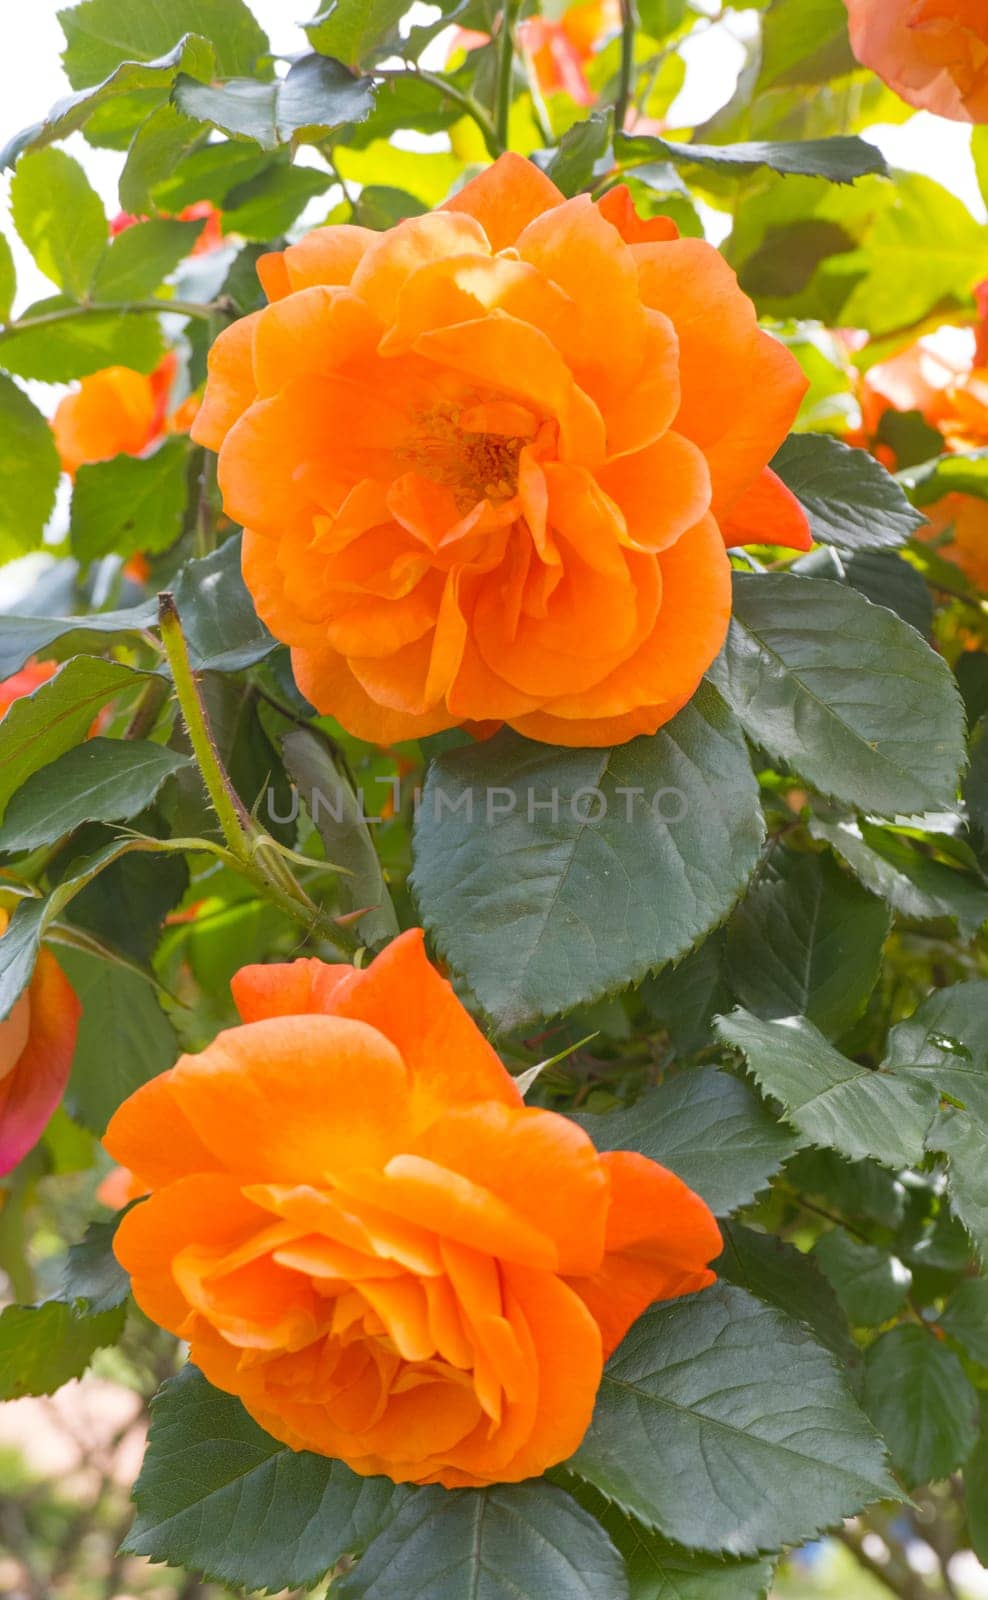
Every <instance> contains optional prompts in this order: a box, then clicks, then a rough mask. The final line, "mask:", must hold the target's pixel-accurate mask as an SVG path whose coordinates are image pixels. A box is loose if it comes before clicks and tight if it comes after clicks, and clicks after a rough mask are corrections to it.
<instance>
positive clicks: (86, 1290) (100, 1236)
mask: <svg viewBox="0 0 988 1600" xmlns="http://www.w3.org/2000/svg"><path fill="white" fill-rule="evenodd" d="M123 1214H124V1213H123V1212H121V1213H120V1215H119V1216H117V1217H114V1219H113V1221H112V1222H91V1223H90V1224H89V1227H88V1228H87V1229H86V1232H85V1236H84V1237H83V1238H82V1239H81V1240H80V1241H79V1243H78V1244H74V1245H70V1247H69V1251H68V1255H67V1256H66V1259H65V1266H64V1267H63V1269H62V1281H61V1285H60V1289H59V1298H60V1299H62V1300H67V1301H68V1302H69V1304H70V1305H72V1307H73V1309H74V1310H75V1311H76V1312H77V1313H79V1312H81V1311H83V1310H84V1311H85V1312H86V1314H87V1315H88V1316H98V1315H99V1314H100V1312H103V1311H112V1310H113V1309H114V1307H115V1306H122V1305H123V1303H124V1301H125V1300H126V1299H127V1296H128V1295H129V1294H130V1279H129V1277H128V1276H127V1274H126V1272H125V1271H124V1269H123V1267H122V1266H121V1265H120V1263H119V1261H118V1260H117V1258H116V1256H115V1255H114V1254H113V1238H114V1235H115V1234H116V1231H117V1225H118V1223H119V1222H120V1218H121V1217H122V1216H123Z"/></svg>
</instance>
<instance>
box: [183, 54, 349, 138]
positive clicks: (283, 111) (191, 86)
mask: <svg viewBox="0 0 988 1600" xmlns="http://www.w3.org/2000/svg"><path fill="white" fill-rule="evenodd" d="M374 92H375V86H374V80H373V78H358V77H355V76H354V75H353V73H352V72H350V71H349V69H348V68H347V67H345V66H343V64H342V62H339V61H334V60H332V59H331V58H330V57H329V56H321V55H310V56H302V57H300V58H299V59H298V60H297V61H295V62H294V63H293V65H292V66H291V67H290V68H289V70H288V73H287V75H286V76H285V77H284V78H280V79H278V80H276V81H275V82H274V83H260V82H258V81H257V79H255V78H231V79H229V80H228V82H226V83H218V84H204V83H197V82H196V81H195V80H194V79H193V78H184V77H180V78H179V79H178V81H177V83H176V84H175V89H174V91H173V94H174V100H175V104H176V105H177V106H178V108H179V110H180V111H183V112H184V113H185V115H186V116H187V117H195V118H197V119H198V120H199V121H200V122H211V123H213V125H214V126H215V127H217V128H222V130H223V132H224V133H229V134H232V135H233V136H235V137H237V138H245V139H254V140H256V141H257V143H258V144H259V145H260V146H261V149H262V150H275V149H277V147H278V146H279V145H280V144H288V143H290V142H291V141H292V140H297V139H300V138H302V139H305V138H308V140H309V142H318V140H319V138H321V137H322V136H323V135H324V134H326V133H329V132H331V131H332V129H333V128H338V127H340V126H341V124H343V123H352V122H363V121H364V120H365V118H367V117H369V116H370V114H371V112H372V111H373V109H374Z"/></svg>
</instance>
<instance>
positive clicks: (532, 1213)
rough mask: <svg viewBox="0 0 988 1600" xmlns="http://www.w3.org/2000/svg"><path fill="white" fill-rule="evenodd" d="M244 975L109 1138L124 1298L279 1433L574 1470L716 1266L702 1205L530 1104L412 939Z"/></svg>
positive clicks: (300, 1443)
mask: <svg viewBox="0 0 988 1600" xmlns="http://www.w3.org/2000/svg"><path fill="white" fill-rule="evenodd" d="M233 988H234V994H235V997H236V1000H237V1004H238V1006H239V1008H240V1012H241V1015H242V1016H243V1018H244V1025H243V1026H241V1027H237V1028H231V1029H229V1030H228V1031H226V1032H225V1033H221V1034H220V1035H219V1036H218V1038H217V1039H215V1040H214V1042H213V1043H212V1044H211V1045H209V1046H208V1047H207V1048H206V1049H205V1050H204V1051H203V1052H202V1054H201V1055H199V1056H183V1057H182V1059H181V1060H180V1061H179V1062H178V1064H177V1066H175V1067H174V1068H173V1069H172V1071H170V1072H167V1073H164V1074H163V1075H162V1076H161V1077H159V1078H157V1079H155V1080H153V1081H152V1082H151V1083H149V1084H147V1085H145V1087H143V1088H141V1089H138V1091H137V1092H136V1094H134V1095H132V1096H131V1098H130V1099H129V1100H127V1101H126V1102H125V1103H124V1105H123V1106H121V1108H120V1110H119V1111H117V1113H116V1115H115V1116H114V1118H113V1120H112V1121H111V1123H110V1126H109V1129H108V1130H107V1134H106V1145H107V1148H108V1149H109V1150H110V1152H111V1154H112V1155H113V1156H114V1157H115V1159H117V1160H119V1161H122V1162H126V1163H127V1165H128V1166H129V1168H130V1169H131V1171H132V1172H133V1173H134V1175H135V1179H136V1180H137V1181H139V1182H141V1183H143V1184H146V1185H147V1186H148V1187H149V1188H150V1189H151V1190H152V1194H151V1197H150V1199H149V1200H147V1201H146V1202H144V1203H143V1204H142V1205H139V1206H137V1207H135V1208H134V1210H132V1211H130V1212H128V1214H127V1215H126V1217H125V1218H124V1219H123V1221H122V1223H121V1224H120V1227H119V1229H118V1232H117V1235H116V1240H115V1249H116V1252H117V1255H118V1257H119V1259H120V1261H121V1263H122V1264H123V1265H124V1266H125V1267H126V1268H127V1270H128V1271H129V1272H130V1273H131V1275H132V1281H133V1288H134V1294H135V1297H136V1299H137V1301H138V1304H139V1305H140V1306H141V1307H142V1308H143V1310H144V1311H145V1312H146V1313H147V1314H148V1316H149V1317H151V1318H152V1319H153V1320H154V1321H156V1322H158V1323H160V1324H161V1325H162V1326H164V1327H166V1328H168V1329H170V1330H171V1331H172V1332H173V1333H175V1334H176V1335H178V1336H179V1337H181V1338H184V1339H188V1340H189V1344H190V1355H191V1358H192V1360H193V1361H194V1362H195V1363H196V1364H197V1366H199V1367H200V1368H201V1369H202V1371H203V1372H204V1373H205V1375H206V1377H207V1378H208V1379H209V1380H210V1382H212V1383H215V1384H216V1385H218V1386H219V1387H220V1388H221V1389H225V1390H227V1391H228V1392H230V1393H232V1394H236V1395H239V1397H240V1398H241V1400H242V1401H243V1403H244V1405H245V1406H246V1407H247V1409H248V1411H249V1412H250V1413H251V1415H252V1416H253V1417H254V1418H255V1419H256V1420H257V1421H258V1422H259V1423H260V1424H261V1426H262V1427H264V1428H266V1429H267V1430H268V1431H269V1432H270V1433H272V1434H273V1435H274V1436H275V1437H276V1438H278V1439H282V1440H284V1441H285V1442H286V1443H287V1444H289V1445H290V1446H291V1447H292V1448H293V1449H307V1450H316V1451H319V1452H320V1453H322V1454H324V1455H329V1456H335V1457H339V1458H340V1459H342V1460H343V1461H345V1462H347V1464H348V1465H349V1466H351V1467H352V1468H353V1469H354V1471H356V1472H359V1473H363V1474H375V1473H385V1474H387V1475H388V1476H389V1477H391V1478H393V1479H395V1480H396V1481H398V1482H405V1481H411V1482H416V1483H443V1484H445V1485H447V1487H451V1488H453V1487H459V1486H466V1485H472V1484H483V1483H491V1482H499V1481H503V1482H515V1481H518V1480H520V1479H522V1478H527V1477H534V1476H537V1475H538V1474H539V1473H541V1472H542V1471H543V1470H544V1469H545V1468H546V1467H548V1466H550V1465H552V1464H553V1463H554V1462H557V1461H562V1460H564V1459H565V1458H566V1457H567V1456H569V1455H570V1454H571V1453H572V1452H573V1451H574V1450H575V1449H576V1447H577V1445H578V1444H579V1443H580V1440H581V1439H582V1437H583V1434H584V1432H585V1430H586V1428H587V1425H588V1423H589V1421H590V1416H591V1412H592V1410H593V1404H594V1397H595V1395H596V1392H597V1387H598V1384H599V1382H600V1377H601V1370H602V1362H603V1360H604V1358H605V1357H606V1355H607V1354H608V1353H609V1351H611V1350H612V1349H613V1348H614V1347H615V1345H616V1344H617V1343H618V1342H619V1340H620V1339H622V1338H623V1336H624V1334H625V1332H626V1331H627V1329H628V1328H629V1327H630V1325H631V1323H632V1322H633V1321H634V1319H635V1318H636V1317H637V1316H638V1315H639V1314H640V1313H641V1312H642V1311H643V1310H644V1309H645V1307H646V1306H648V1305H649V1304H650V1303H651V1302H652V1301H654V1300H665V1299H670V1298H672V1297H674V1296H677V1295H681V1294H686V1293H690V1292H693V1291H695V1290H698V1289H702V1288H704V1287H705V1286H706V1285H707V1284H709V1283H711V1282H712V1281H713V1274H712V1273H711V1272H710V1270H709V1268H708V1266H707V1263H708V1262H709V1261H710V1260H712V1259H713V1258H714V1257H715V1256H716V1255H717V1254H718V1252H719V1250H720V1248H721V1241H720V1236H719V1233H718V1229H717V1225H716V1223H715V1222H714V1220H713V1217H712V1216H711V1215H710V1212H709V1211H708V1209H707V1207H706V1205H705V1204H704V1203H703V1201H702V1200H700V1199H699V1198H698V1197H697V1196H696V1195H695V1194H693V1193H692V1191H691V1190H689V1189H687V1188H686V1186H685V1184H683V1183H682V1182H681V1181H680V1180H679V1179H678V1178H676V1177H674V1176H673V1174H672V1173H669V1172H667V1171H665V1169H664V1168H662V1167H659V1166H657V1165H655V1163H654V1162H651V1161H648V1160H646V1159H645V1157H643V1156H640V1155H634V1154H631V1153H628V1152H618V1153H613V1154H607V1155H598V1154H597V1152H596V1151H595V1149H594V1147H593V1145H592V1144H591V1142H590V1140H589V1139H588V1138H587V1136H586V1134H585V1133H584V1132H583V1131H582V1130H581V1129H580V1128H578V1127H577V1126H576V1125H575V1123H573V1122H570V1121H568V1120H567V1119H566V1118H564V1117H561V1116H557V1115H556V1114H555V1113H553V1112H548V1111H541V1110H537V1109H534V1108H530V1107H526V1106H525V1105H524V1103H523V1101H522V1098H521V1096H520V1094H519V1092H518V1089H517V1087H516V1085H515V1083H514V1081H513V1079H512V1078H511V1077H510V1076H509V1074H508V1073H507V1072H506V1071H505V1069H504V1067H503V1066H502V1065H501V1062H500V1060H499V1059H498V1057H497V1056H496V1055H495V1053H494V1051H493V1050H492V1049H491V1047H490V1045H489V1044H488V1043H487V1042H486V1040H485V1039H484V1037H483V1035H482V1033H481V1032H480V1030H479V1029H478V1028H477V1027H476V1025H475V1024H474V1023H473V1021H472V1020H471V1018H470V1017H469V1016H468V1014H467V1013H466V1011H465V1010H464V1009H463V1007H462V1006H461V1005H460V1003H459V1001H458V1000H457V999H456V997H455V995H454V993H453V991H452V989H451V987H450V985H449V984H448V983H447V982H445V980H444V979H442V978H440V977H439V975H438V974H437V973H436V972H435V970H434V969H433V968H432V967H431V966H430V965H429V962H428V961H427V960H426V957H425V953H424V948H423V942H422V933H421V931H420V930H418V929H414V930H412V931H411V932H409V933H406V934H403V935H402V936H401V937H400V938H399V939H397V940H396V941H395V942H394V943H393V944H392V945H390V946H389V947H388V949H387V950H385V951H384V953H383V954H382V955H380V956H378V958H377V959H376V960H375V961H374V962H373V963H372V965H371V966H369V967H368V968H366V969H365V970H363V971H357V970H356V969H354V968H352V967H347V966H327V965H326V964H324V963H323V962H320V961H316V960H300V961H296V962H294V963H292V964H291V965H288V966H266V967H247V968H245V969H244V970H243V971H242V972H240V973H238V975H237V977H236V978H235V979H234V982H233Z"/></svg>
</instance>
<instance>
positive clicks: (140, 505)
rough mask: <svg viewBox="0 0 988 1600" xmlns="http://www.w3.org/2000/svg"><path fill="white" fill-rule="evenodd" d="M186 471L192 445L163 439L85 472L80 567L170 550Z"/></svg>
mask: <svg viewBox="0 0 988 1600" xmlns="http://www.w3.org/2000/svg"><path fill="white" fill-rule="evenodd" d="M146 226H147V227H151V226H156V224H151V223H147V224H146ZM163 226H165V227H167V226H169V224H167V223H165V224H163ZM179 226H180V227H181V226H183V224H181V223H180V224H179ZM131 232H136V229H132V230H131ZM120 237H121V238H122V239H127V238H129V237H130V234H129V233H124V234H121V235H120ZM188 467H189V449H188V444H187V443H186V441H185V439H183V438H179V437H176V438H172V439H165V440H164V441H163V442H162V443H161V444H160V445H159V446H158V448H157V449H156V450H154V451H153V452H152V453H151V454H150V455H148V456H123V455H118V456H114V457H113V459H112V460H110V461H94V462H92V463H87V464H85V465H83V466H81V467H80V468H79V471H78V473H77V474H76V480H75V487H74V489H73V493H72V516H71V523H70V528H69V536H70V539H71V542H72V549H73V552H74V554H75V555H76V556H78V558H79V560H80V561H97V560H98V559H99V558H100V556H106V555H112V554H116V555H119V556H123V557H127V556H132V555H136V554H137V552H138V551H141V552H143V553H146V554H148V555H155V554H157V552H158V551H160V550H167V549H168V546H169V545H171V544H174V542H175V540H176V539H177V538H178V536H179V534H180V533H181V531H182V519H183V515H184V513H185V508H186V500H187V498H188V483H187V477H188Z"/></svg>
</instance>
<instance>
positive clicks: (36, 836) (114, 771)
mask: <svg viewBox="0 0 988 1600" xmlns="http://www.w3.org/2000/svg"><path fill="white" fill-rule="evenodd" d="M187 764H188V763H187V761H186V759H185V757H183V756H179V755H176V754H175V752H174V751H173V750H166V749H164V748H163V747H162V746H161V745H158V744H152V743H150V741H148V740H146V739H89V740H87V742H86V743H85V744H80V745H76V746H75V748H74V749H72V750H66V752H65V754H64V755H61V756H59V757H58V758H57V760H55V761H52V762H50V763H49V765H48V766H45V767H42V768H41V770H40V771H39V772H35V773H34V775H33V776H32V777H30V778H28V780H27V782H26V783H25V784H24V785H23V786H22V787H21V788H20V789H18V790H17V792H16V794H14V795H13V796H12V797H11V800H10V803H9V804H8V806H7V810H6V812H5V814H4V819H3V823H2V825H0V851H2V852H3V853H5V854H7V855H11V854H13V853H15V852H17V851H19V850H34V849H36V848H37V846H38V845H42V844H53V843H54V842H55V840H56V839H61V838H62V837H63V836H64V835H65V834H67V833H71V832H72V830H73V828H78V827H80V826H81V825H82V824H83V823H84V822H126V821H128V820H129V819H130V818H131V817H136V816H137V815H138V813H139V812H141V811H143V810H144V808H145V806H148V805H150V803H151V801H152V800H153V799H154V797H155V795H156V794H157V793H158V790H159V789H160V788H161V785H162V784H163V783H164V781H165V779H166V778H168V777H170V776H171V774H172V773H173V772H176V771H177V770H178V769H179V768H180V767H184V766H186V765H187Z"/></svg>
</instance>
